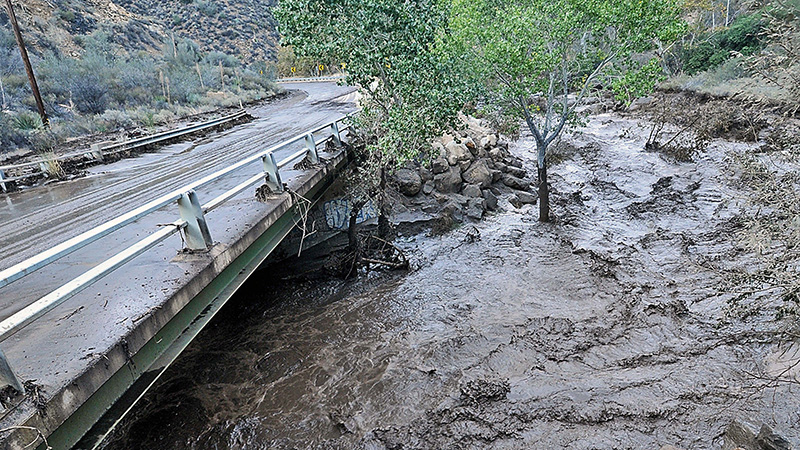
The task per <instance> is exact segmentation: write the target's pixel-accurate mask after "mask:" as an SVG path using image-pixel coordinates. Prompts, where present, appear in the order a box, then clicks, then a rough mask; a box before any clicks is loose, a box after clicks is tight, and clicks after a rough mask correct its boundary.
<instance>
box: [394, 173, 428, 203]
mask: <svg viewBox="0 0 800 450" xmlns="http://www.w3.org/2000/svg"><path fill="white" fill-rule="evenodd" d="M394 177H395V179H396V180H397V187H398V188H399V189H400V192H401V193H402V194H403V195H405V196H408V197H413V196H415V195H417V194H419V191H420V190H421V189H422V177H420V175H419V173H417V171H416V170H411V169H400V170H398V171H397V172H395V174H394Z"/></svg>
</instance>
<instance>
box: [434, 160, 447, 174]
mask: <svg viewBox="0 0 800 450" xmlns="http://www.w3.org/2000/svg"><path fill="white" fill-rule="evenodd" d="M431 170H432V171H433V173H434V174H438V173H445V172H447V171H448V170H450V164H448V163H447V160H446V159H444V158H442V157H441V156H440V157H438V158H436V159H434V160H433V163H432V164H431Z"/></svg>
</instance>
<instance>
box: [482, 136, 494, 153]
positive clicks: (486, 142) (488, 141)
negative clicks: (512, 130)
mask: <svg viewBox="0 0 800 450" xmlns="http://www.w3.org/2000/svg"><path fill="white" fill-rule="evenodd" d="M496 146H497V135H494V134H490V135H487V136H484V137H483V138H482V139H481V148H483V149H484V150H489V149H491V148H493V147H496Z"/></svg>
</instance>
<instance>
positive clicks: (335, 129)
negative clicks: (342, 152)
mask: <svg viewBox="0 0 800 450" xmlns="http://www.w3.org/2000/svg"><path fill="white" fill-rule="evenodd" d="M331 133H333V143H334V144H336V146H337V147H339V146H341V145H342V135H341V134H340V133H339V123H338V122H333V123H332V124H331Z"/></svg>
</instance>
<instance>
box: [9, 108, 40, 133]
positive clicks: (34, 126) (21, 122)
mask: <svg viewBox="0 0 800 450" xmlns="http://www.w3.org/2000/svg"><path fill="white" fill-rule="evenodd" d="M12 124H13V126H14V128H16V129H17V130H20V131H34V130H38V129H41V128H43V127H44V125H43V124H42V118H41V117H39V116H38V115H37V114H35V113H31V112H27V111H22V112H19V113H17V114H16V115H14V116H13V118H12Z"/></svg>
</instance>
